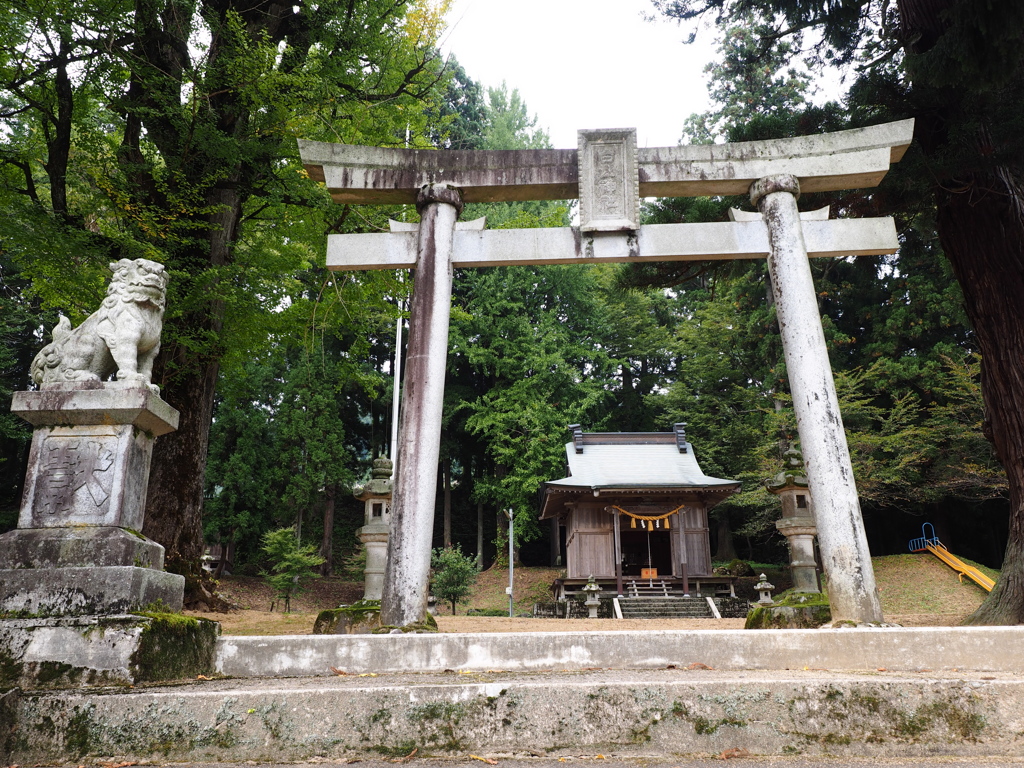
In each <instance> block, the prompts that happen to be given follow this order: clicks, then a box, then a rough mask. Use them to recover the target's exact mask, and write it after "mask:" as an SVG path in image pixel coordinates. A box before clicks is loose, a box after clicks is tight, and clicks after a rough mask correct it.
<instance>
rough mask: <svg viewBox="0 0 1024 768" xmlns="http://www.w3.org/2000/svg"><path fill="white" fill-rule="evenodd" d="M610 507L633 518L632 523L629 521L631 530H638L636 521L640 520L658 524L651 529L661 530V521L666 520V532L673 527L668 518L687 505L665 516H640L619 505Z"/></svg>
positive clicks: (610, 505) (680, 506)
mask: <svg viewBox="0 0 1024 768" xmlns="http://www.w3.org/2000/svg"><path fill="white" fill-rule="evenodd" d="M608 506H609V507H610V508H611V509H615V510H618V511H619V512H621V513H622V514H624V515H626V516H628V517H630V518H631V519H630V521H629V527H630V528H636V521H637V520H640V521H642V522H643V523H657V525H656V526H651V527H652V528H653V527H658V528H660V527H661V524H660V523H661V521H662V520H664V521H665V529H666V530H668V529H669V528H671V527H672V526H671V525H670V524H669V521H668V518H669V517H671V516H672V515H674V514H675V513H676V512H678V511H679V510H681V509H682V508H683V507H685V506H686V504H680V505H679V506H678V507H676V508H675V509H673V510H672V511H671V512H666V513H665V514H663V515H641V514H639V513H637V512H630V511H629V510H628V509H623V508H622V507H620V506H618V505H616V504H609V505H608ZM642 527H643V528H644V529H646V528H647V526H646V525H643V526H642Z"/></svg>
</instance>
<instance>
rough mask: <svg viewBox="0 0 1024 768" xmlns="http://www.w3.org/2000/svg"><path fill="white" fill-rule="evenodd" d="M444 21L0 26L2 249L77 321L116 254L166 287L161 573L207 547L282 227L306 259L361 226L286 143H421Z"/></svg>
mask: <svg viewBox="0 0 1024 768" xmlns="http://www.w3.org/2000/svg"><path fill="white" fill-rule="evenodd" d="M441 14H443V3H442V4H440V5H439V4H436V3H433V2H430V1H429V0H419V1H418V2H404V1H402V0H400V1H399V2H392V1H391V0H358V1H357V2H348V0H345V1H344V2H343V1H342V0H327V2H318V3H308V2H304V0H299V2H297V3H293V4H287V5H275V6H266V5H264V4H261V3H254V2H250V0H227V1H226V2H219V1H218V2H214V1H213V0H185V2H179V1H178V0H166V1H164V0H158V1H157V2H149V1H148V0H95V1H94V2H93V1H90V2H79V1H78V0H59V2H56V3H42V2H36V1H35V0H30V1H29V2H27V3H22V4H19V5H18V6H17V7H16V8H14V7H12V8H11V9H10V12H9V13H5V14H4V15H3V17H2V19H0V116H2V117H3V119H4V120H5V130H4V131H3V133H2V134H0V170H2V173H0V198H2V200H3V203H4V206H5V210H6V211H7V213H8V215H7V216H5V217H4V219H5V221H4V222H3V223H2V224H0V226H2V227H3V232H2V234H3V237H4V242H5V248H8V249H9V250H10V251H11V252H12V253H13V254H14V255H15V256H16V257H17V258H18V259H20V263H21V264H22V266H23V268H24V269H25V274H26V276H28V277H30V278H32V279H33V280H34V285H35V288H36V290H37V291H38V293H39V295H40V296H41V297H42V298H43V300H44V302H45V304H46V305H47V306H54V307H60V308H62V309H65V310H71V311H72V314H73V315H75V316H76V317H73V318H72V319H73V320H74V319H76V318H77V319H78V320H80V319H81V317H82V316H83V314H85V313H88V312H89V311H91V309H93V308H95V306H96V305H97V304H98V300H97V297H98V296H100V295H101V293H102V285H103V282H104V281H103V269H104V265H105V264H106V263H107V262H108V261H110V260H112V259H116V258H120V257H130V258H134V257H137V256H145V257H148V258H153V259H156V260H158V261H161V262H163V263H164V264H165V265H166V266H167V267H168V270H169V272H170V274H171V283H170V289H169V290H170V296H169V300H168V312H167V315H166V316H165V326H164V339H163V346H162V351H161V355H160V358H159V359H158V361H157V369H156V371H155V377H156V380H157V382H158V383H159V384H160V386H161V388H162V392H163V396H164V397H165V399H166V400H167V401H168V402H169V403H170V404H171V405H172V406H174V407H176V408H177V409H178V410H179V411H180V413H181V421H180V426H179V429H178V431H177V432H176V433H174V434H173V435H169V436H165V437H164V438H163V439H161V440H160V441H159V442H158V444H157V447H156V450H155V456H154V461H153V473H152V475H151V480H150V490H149V496H148V505H147V514H146V525H145V533H147V534H148V535H150V536H151V537H152V538H154V539H156V540H157V541H159V542H160V543H161V544H163V545H164V546H165V547H166V549H167V556H168V561H169V563H170V564H171V565H172V567H175V568H177V569H179V570H182V569H185V570H187V569H191V568H194V567H196V565H197V563H198V560H199V555H200V553H201V551H202V550H201V548H202V536H201V530H200V513H201V506H202V500H203V479H204V471H203V470H204V462H205V457H206V455H207V449H208V437H209V428H210V423H211V417H212V413H213V406H214V401H215V398H214V393H215V386H216V382H217V379H218V373H219V367H220V365H221V363H222V361H223V360H224V357H225V354H226V350H227V348H228V345H227V341H228V339H229V338H230V336H231V333H232V330H233V329H232V328H231V327H230V325H231V324H232V323H234V324H235V330H237V329H238V328H239V327H241V326H245V325H247V324H255V325H259V323H258V322H255V323H254V319H253V315H252V313H251V312H250V311H249V310H253V311H260V312H272V311H274V309H275V308H279V307H280V302H278V303H275V302H274V301H273V298H272V297H273V296H274V295H275V294H277V295H279V291H273V290H271V291H266V292H264V291H263V290H262V289H263V288H264V287H265V286H269V285H271V284H272V282H273V278H274V277H277V278H278V279H280V277H279V276H280V274H281V272H282V271H287V270H288V269H296V268H299V269H301V268H302V267H303V266H304V265H303V264H302V261H301V254H300V253H299V250H300V249H298V248H295V247H294V245H293V244H292V242H290V241H288V240H287V239H286V237H285V231H286V230H287V229H288V228H289V224H290V220H292V221H293V220H294V219H296V218H303V219H306V220H307V221H310V220H311V221H312V224H313V227H312V228H313V230H314V231H316V232H318V235H317V237H316V239H314V240H306V243H307V247H310V248H313V249H314V250H315V251H317V252H321V251H322V246H321V242H322V236H323V232H324V231H325V230H328V229H347V230H349V231H351V230H352V228H353V227H355V226H357V223H356V222H355V221H354V220H353V221H348V220H347V219H346V216H345V215H344V213H343V214H342V215H341V216H340V218H339V216H338V214H337V213H336V212H335V213H334V214H333V215H332V216H331V221H330V222H328V221H327V220H326V217H327V216H328V210H329V204H328V201H327V198H326V195H325V194H324V193H323V192H322V190H320V189H318V188H317V187H316V186H315V185H314V184H313V182H312V181H311V180H309V179H308V178H307V177H306V174H305V173H304V172H303V171H302V169H301V167H300V166H299V164H298V162H297V158H296V147H295V141H294V139H295V137H296V136H302V137H305V138H314V139H316V138H322V139H331V140H339V141H347V142H352V143H366V144H382V145H387V144H396V143H399V142H400V141H404V140H405V136H406V135H407V134H408V135H410V140H411V142H412V143H413V144H414V145H426V144H427V142H428V138H427V136H426V127H425V123H426V120H427V110H426V109H425V108H424V100H432V99H433V98H434V96H435V95H436V90H435V89H436V87H437V86H438V85H440V84H441V82H442V80H443V79H444V77H445V76H446V75H445V73H444V70H443V66H442V65H441V63H440V61H439V59H438V56H437V52H436V47H435V43H436V35H437V33H438V30H439V26H438V20H439V17H440V15H441ZM361 223H362V222H359V224H361ZM275 224H278V225H281V228H280V229H279V230H278V231H277V232H276V233H275V231H274V226H275ZM243 335H244V334H243ZM236 338H238V337H236Z"/></svg>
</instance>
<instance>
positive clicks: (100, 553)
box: [0, 525, 164, 571]
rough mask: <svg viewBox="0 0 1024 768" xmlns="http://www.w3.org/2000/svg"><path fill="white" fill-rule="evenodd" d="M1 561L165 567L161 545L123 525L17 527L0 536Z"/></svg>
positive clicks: (14, 566)
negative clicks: (117, 526)
mask: <svg viewBox="0 0 1024 768" xmlns="http://www.w3.org/2000/svg"><path fill="white" fill-rule="evenodd" d="M0 563H3V566H4V568H6V569H9V570H19V569H23V568H40V569H50V568H90V567H106V566H119V565H133V566H135V567H137V568H152V569H154V570H157V571H162V570H163V568H164V548H163V547H161V546H160V545H159V544H157V543H156V542H155V541H151V540H150V539H147V538H146V537H145V536H143V535H142V534H141V533H137V532H135V531H130V530H128V529H126V528H115V527H113V526H87V525H80V526H75V527H74V528H19V529H17V530H14V531H8V532H7V533H5V534H3V535H0Z"/></svg>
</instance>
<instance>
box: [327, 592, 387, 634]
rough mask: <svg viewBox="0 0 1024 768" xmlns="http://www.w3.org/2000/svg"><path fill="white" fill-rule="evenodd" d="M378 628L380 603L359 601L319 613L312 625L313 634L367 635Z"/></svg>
mask: <svg viewBox="0 0 1024 768" xmlns="http://www.w3.org/2000/svg"><path fill="white" fill-rule="evenodd" d="M380 626H381V624H380V601H379V600H360V601H359V602H357V603H353V604H352V605H343V606H341V607H340V608H331V609H329V610H326V611H320V614H319V615H318V616H317V617H316V621H315V622H314V624H313V634H314V635H369V634H372V633H373V631H374V630H375V629H379V628H380Z"/></svg>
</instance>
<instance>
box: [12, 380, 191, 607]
mask: <svg viewBox="0 0 1024 768" xmlns="http://www.w3.org/2000/svg"><path fill="white" fill-rule="evenodd" d="M11 411H12V413H16V414H18V415H19V416H21V417H22V418H23V419H25V420H26V421H28V422H29V423H30V424H32V425H33V426H34V427H35V432H34V434H33V437H32V447H31V450H30V453H29V462H28V471H27V472H26V478H25V490H24V494H23V497H22V505H21V512H20V515H19V518H18V528H17V529H16V530H14V531H11V532H9V533H6V534H4V535H2V536H0V611H3V612H4V613H6V614H7V615H8V616H11V615H14V616H31V617H68V616H86V615H98V616H109V615H116V614H124V613H128V612H132V611H139V610H143V609H145V608H146V607H151V606H153V605H160V606H162V607H163V609H164V610H169V611H180V610H181V606H182V596H183V593H184V584H185V580H184V577H183V576H179V575H176V574H171V573H165V572H164V570H163V561H164V550H163V547H161V546H160V545H159V544H157V543H156V542H154V541H150V540H149V539H147V538H146V537H145V536H143V535H142V534H141V533H139V531H140V530H141V529H142V524H143V520H144V516H145V507H146V489H147V485H148V483H149V463H150V458H151V456H152V452H153V443H154V441H155V439H156V438H157V437H158V436H159V435H163V434H167V433H169V432H172V431H174V430H175V429H177V426H178V412H177V411H175V410H174V409H173V408H171V407H170V406H169V405H168V404H167V403H165V402H164V401H163V400H161V399H160V397H159V395H157V394H156V393H155V392H153V391H152V390H150V389H149V388H148V387H146V386H140V385H139V384H137V383H119V382H104V383H101V382H96V381H91V382H85V381H83V382H71V383H59V384H46V385H44V386H43V389H42V390H40V391H36V392H16V393H15V394H14V400H13V403H12V406H11Z"/></svg>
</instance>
